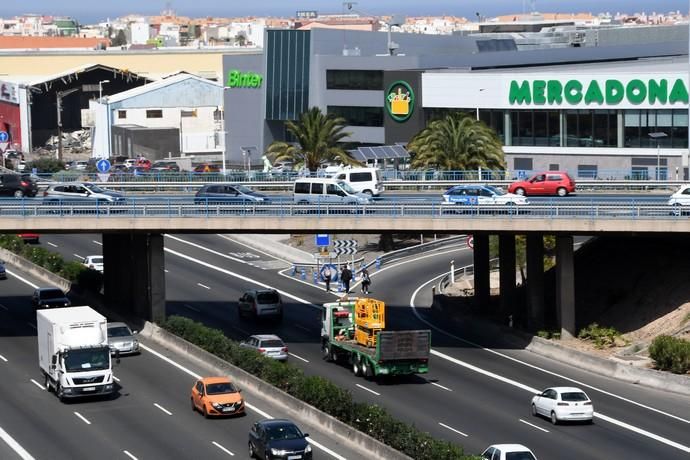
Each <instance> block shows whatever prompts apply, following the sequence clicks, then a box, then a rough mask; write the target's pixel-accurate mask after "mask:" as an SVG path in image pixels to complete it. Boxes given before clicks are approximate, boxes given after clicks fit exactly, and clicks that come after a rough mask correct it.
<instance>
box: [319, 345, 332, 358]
mask: <svg viewBox="0 0 690 460" xmlns="http://www.w3.org/2000/svg"><path fill="white" fill-rule="evenodd" d="M321 355H322V356H323V359H324V361H332V359H331V346H330V345H329V344H328V343H324V344H323V345H322V346H321Z"/></svg>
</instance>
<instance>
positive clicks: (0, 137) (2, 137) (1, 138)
mask: <svg viewBox="0 0 690 460" xmlns="http://www.w3.org/2000/svg"><path fill="white" fill-rule="evenodd" d="M9 140H10V135H9V134H7V131H0V142H9Z"/></svg>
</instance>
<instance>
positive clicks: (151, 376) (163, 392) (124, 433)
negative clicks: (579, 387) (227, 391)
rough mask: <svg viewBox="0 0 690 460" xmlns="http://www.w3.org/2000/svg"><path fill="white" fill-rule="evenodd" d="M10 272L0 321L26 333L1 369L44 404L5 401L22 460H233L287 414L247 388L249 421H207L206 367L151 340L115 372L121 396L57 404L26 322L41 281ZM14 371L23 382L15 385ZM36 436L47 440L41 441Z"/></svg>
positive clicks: (322, 441) (0, 341)
mask: <svg viewBox="0 0 690 460" xmlns="http://www.w3.org/2000/svg"><path fill="white" fill-rule="evenodd" d="M8 274H9V275H10V280H8V281H9V283H8V281H3V287H4V289H3V291H4V293H5V295H6V296H9V297H7V298H6V299H3V303H2V306H3V308H2V311H0V315H2V316H3V318H1V319H2V320H3V322H4V323H5V324H8V323H10V320H11V321H18V322H20V323H21V322H22V321H23V323H22V324H23V327H24V329H26V332H25V331H23V330H20V331H19V332H20V337H0V350H2V352H1V353H0V354H1V355H2V356H3V358H4V359H6V360H7V361H4V360H3V366H11V367H12V369H13V372H12V373H9V374H7V376H8V377H9V378H8V379H6V380H7V382H6V383H5V384H6V385H9V386H10V387H14V388H25V390H26V391H22V392H21V395H22V396H21V397H22V398H25V397H26V393H31V392H36V393H35V394H33V393H32V395H31V397H32V398H34V400H36V401H38V402H39V404H35V405H33V406H35V408H29V409H28V411H27V408H26V405H25V404H23V403H21V402H20V401H16V402H15V404H10V406H9V407H10V409H6V407H5V406H6V405H5V404H3V415H0V420H4V421H3V422H2V428H3V429H4V430H5V433H7V435H8V437H5V436H0V438H1V439H3V440H5V443H6V444H7V445H8V446H11V447H12V448H13V450H15V452H16V453H17V455H18V456H19V458H22V459H25V460H28V459H30V458H37V459H43V458H45V459H51V460H53V459H62V458H65V459H67V458H69V459H82V458H83V459H87V458H93V455H94V452H101V453H106V456H107V457H108V458H133V459H153V458H202V457H203V458H228V456H234V455H238V454H239V455H241V453H242V452H244V451H246V446H247V433H248V431H249V428H250V426H251V424H252V423H253V422H254V421H256V420H258V419H262V418H272V417H280V418H283V417H285V416H286V413H285V412H284V411H283V410H281V409H280V408H279V407H275V406H272V405H269V404H267V403H265V402H264V401H263V400H261V399H260V398H259V397H258V396H257V395H252V392H251V389H245V391H246V393H245V397H247V396H248V397H249V401H248V403H247V408H248V416H246V417H239V418H231V419H223V420H205V419H203V417H201V416H200V415H199V414H195V413H193V412H192V411H191V410H190V408H189V399H188V398H189V391H190V389H191V387H192V384H193V382H194V379H195V378H197V377H199V376H200V375H202V374H203V372H202V371H201V369H200V368H199V367H198V366H197V365H195V364H194V363H192V362H191V361H189V360H187V359H186V358H185V357H182V356H178V355H175V354H171V353H170V352H168V351H165V350H161V349H160V348H159V347H156V346H154V345H149V344H146V343H144V344H143V347H144V352H143V353H142V355H141V356H134V357H126V358H125V357H123V358H122V363H121V364H120V365H119V366H118V367H116V368H115V373H116V377H117V379H118V380H117V381H118V383H119V385H121V387H122V388H121V390H120V395H119V397H118V398H116V399H114V400H111V401H94V402H82V401H75V402H73V403H71V404H61V403H59V402H58V401H57V400H56V399H55V397H54V396H53V395H52V394H50V393H48V392H47V391H45V390H44V388H43V387H42V385H41V384H40V383H39V381H40V380H41V379H40V375H38V371H37V368H36V366H35V362H36V359H37V357H36V356H37V354H36V353H37V351H36V339H35V324H34V323H29V324H26V319H27V318H30V317H31V314H30V313H29V314H27V311H28V310H29V309H30V306H29V300H28V297H29V296H28V294H29V292H26V291H25V288H22V287H21V286H22V284H21V283H23V284H24V285H28V286H30V287H32V288H34V287H35V286H37V283H38V282H37V281H36V280H33V279H31V278H30V277H28V276H26V275H24V274H21V273H19V272H18V271H16V270H10V271H9V272H8ZM17 281H20V282H21V283H20V282H17ZM4 283H8V284H4ZM32 312H33V310H31V313H32ZM10 324H11V323H10ZM13 330H14V329H13ZM15 374H16V375H17V376H18V378H20V379H25V380H22V381H14V378H13V377H15ZM26 376H29V378H26ZM3 393H4V394H5V395H6V397H5V398H4V400H5V401H7V400H12V399H13V398H11V395H12V394H16V391H15V392H14V393H13V392H12V391H10V390H9V388H7V389H4V390H3ZM27 412H28V413H27ZM34 412H37V413H36V414H33V413H34ZM38 412H40V413H38ZM37 420H42V421H43V422H40V423H38V422H37ZM44 425H45V426H44ZM300 425H301V426H302V428H303V429H305V431H307V432H310V433H311V434H312V435H313V437H314V438H315V439H316V441H314V439H310V441H311V442H312V445H313V446H314V447H315V448H316V449H320V450H321V451H322V452H323V453H324V454H325V455H327V456H328V457H332V458H336V459H339V460H340V459H345V458H358V457H360V455H361V454H360V453H357V452H355V451H353V450H351V449H349V448H347V447H344V446H342V445H339V444H337V443H335V442H333V441H332V440H330V439H329V438H328V435H327V434H325V433H323V432H322V431H321V430H320V429H319V427H315V426H304V424H300ZM49 426H50V427H52V428H49ZM193 427H198V428H199V429H193ZM190 428H191V429H190ZM75 434H78V435H79V439H80V442H79V447H77V446H75V445H74V444H73V443H70V442H65V441H66V440H71V439H74V436H75ZM10 436H11V438H12V439H13V440H14V442H13V441H12V440H11V439H10ZM35 439H41V440H42V441H41V443H40V444H36V443H35ZM22 449H23V450H24V451H26V453H23V451H22ZM125 451H126V452H125ZM0 452H2V450H0ZM3 458H5V457H3ZM7 458H11V457H7Z"/></svg>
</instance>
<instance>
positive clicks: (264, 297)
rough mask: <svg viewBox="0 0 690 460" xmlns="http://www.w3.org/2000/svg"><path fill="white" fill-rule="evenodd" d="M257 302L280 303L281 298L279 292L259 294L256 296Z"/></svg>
mask: <svg viewBox="0 0 690 460" xmlns="http://www.w3.org/2000/svg"><path fill="white" fill-rule="evenodd" d="M256 301H257V303H278V302H280V297H278V293H277V292H259V293H258V294H257V295H256Z"/></svg>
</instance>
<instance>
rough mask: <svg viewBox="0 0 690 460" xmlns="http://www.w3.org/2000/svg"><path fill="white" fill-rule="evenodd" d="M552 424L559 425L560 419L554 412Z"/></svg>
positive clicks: (552, 412) (552, 413)
mask: <svg viewBox="0 0 690 460" xmlns="http://www.w3.org/2000/svg"><path fill="white" fill-rule="evenodd" d="M551 423H553V424H554V425H558V417H556V413H555V412H554V411H551Z"/></svg>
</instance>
